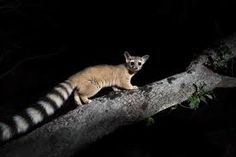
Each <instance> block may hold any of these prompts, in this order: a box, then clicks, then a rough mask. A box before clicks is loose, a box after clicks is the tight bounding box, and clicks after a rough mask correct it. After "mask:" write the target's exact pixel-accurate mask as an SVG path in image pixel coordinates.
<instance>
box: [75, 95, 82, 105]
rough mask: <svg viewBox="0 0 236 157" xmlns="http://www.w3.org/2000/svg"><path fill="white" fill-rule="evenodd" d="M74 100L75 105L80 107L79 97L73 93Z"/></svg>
mask: <svg viewBox="0 0 236 157" xmlns="http://www.w3.org/2000/svg"><path fill="white" fill-rule="evenodd" d="M74 100H75V103H76V104H77V105H82V102H81V100H80V96H79V94H78V93H76V92H75V93H74Z"/></svg>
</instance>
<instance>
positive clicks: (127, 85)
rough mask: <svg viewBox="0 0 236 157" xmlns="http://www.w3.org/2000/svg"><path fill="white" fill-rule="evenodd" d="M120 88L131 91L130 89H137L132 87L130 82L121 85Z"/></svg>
mask: <svg viewBox="0 0 236 157" xmlns="http://www.w3.org/2000/svg"><path fill="white" fill-rule="evenodd" d="M121 88H124V89H127V90H132V89H138V86H133V85H132V84H131V83H130V82H125V83H123V84H121Z"/></svg>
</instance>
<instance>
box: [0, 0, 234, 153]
mask: <svg viewBox="0 0 236 157" xmlns="http://www.w3.org/2000/svg"><path fill="white" fill-rule="evenodd" d="M235 8H236V2H235V1H234V0H179V1H176V0H158V1H156V2H155V3H154V2H138V1H134V2H131V1H129V2H128V1H126V2H121V1H116V2H101V1H99V2H92V1H87V3H82V2H80V1H74V2H72V1H66V0H64V1H59V0H33V1H25V0H0V119H1V118H4V117H7V116H10V115H12V114H14V113H17V112H19V111H20V110H22V109H23V108H25V107H27V106H29V105H30V104H31V103H33V102H34V101H36V100H37V98H39V97H41V96H43V95H44V94H45V93H46V92H47V91H48V90H49V89H50V88H51V87H53V86H54V85H56V84H57V83H59V82H61V81H63V80H64V79H66V78H67V77H69V76H70V75H72V74H73V73H75V72H77V71H79V70H81V69H83V68H84V67H87V66H91V65H96V64H104V63H105V64H120V63H122V62H124V57H123V52H124V51H125V50H127V51H129V52H130V53H131V54H133V55H145V54H149V55H150V56H151V57H150V59H149V60H148V62H147V63H146V64H145V66H144V68H143V69H142V71H140V72H139V73H138V74H137V75H136V76H135V78H134V80H133V83H134V84H137V85H139V86H141V85H144V84H146V83H150V82H153V81H156V80H160V79H163V78H165V77H168V76H171V75H173V74H175V73H178V72H182V71H184V70H185V68H186V67H187V66H188V64H189V63H190V61H191V60H192V59H194V58H195V57H196V56H197V55H198V54H200V52H202V50H203V49H205V48H207V47H209V46H210V45H211V44H212V43H213V42H215V41H216V40H218V39H220V38H223V37H226V36H227V35H230V34H232V33H234V32H235V30H236V23H235V20H236V19H235V17H236V9H235ZM233 73H234V71H230V72H229V75H231V76H234V75H233ZM215 93H216V99H215V100H214V101H212V102H210V103H209V104H208V105H206V104H201V105H200V108H199V109H197V110H189V109H185V108H182V107H177V109H175V110H171V109H168V110H166V111H164V112H161V113H159V114H158V115H156V116H154V119H155V121H156V122H155V124H154V125H152V126H150V127H147V126H146V122H145V121H144V122H140V123H138V124H134V125H132V126H127V127H123V128H121V129H118V130H117V131H115V132H114V133H113V134H111V135H108V136H105V137H104V138H102V139H100V140H99V141H97V142H96V143H94V144H92V145H90V146H88V148H86V149H85V150H84V151H82V152H78V154H76V155H75V156H89V155H92V154H94V153H95V154H96V155H99V156H100V155H101V156H134V157H137V156H145V157H151V156H162V157H167V156H168V157H169V156H171V157H189V156H191V157H192V156H194V157H195V156H196V157H197V156H214V157H218V156H219V157H234V156H236V152H235V151H236V149H235V148H236V126H235V121H234V120H233V119H234V118H235V117H236V115H235V113H236V107H235V100H233V98H234V96H235V94H234V93H235V89H224V90H216V91H215ZM73 107H74V106H73ZM73 107H68V108H67V109H65V110H69V109H71V108H73ZM64 112H65V111H64Z"/></svg>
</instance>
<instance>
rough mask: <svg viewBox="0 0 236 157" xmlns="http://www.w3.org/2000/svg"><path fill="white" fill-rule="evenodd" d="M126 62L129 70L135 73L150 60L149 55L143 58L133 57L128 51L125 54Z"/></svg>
mask: <svg viewBox="0 0 236 157" xmlns="http://www.w3.org/2000/svg"><path fill="white" fill-rule="evenodd" d="M124 56H125V61H126V66H127V68H128V69H129V70H130V71H131V72H133V73H135V72H138V71H139V70H141V69H142V67H143V64H144V63H145V62H146V61H147V60H148V58H149V55H144V56H142V57H139V56H131V55H130V54H129V53H128V52H127V51H125V52H124Z"/></svg>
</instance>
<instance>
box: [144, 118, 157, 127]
mask: <svg viewBox="0 0 236 157" xmlns="http://www.w3.org/2000/svg"><path fill="white" fill-rule="evenodd" d="M154 123H155V120H154V119H153V118H152V117H149V118H147V120H146V125H147V126H151V125H153V124H154Z"/></svg>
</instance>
